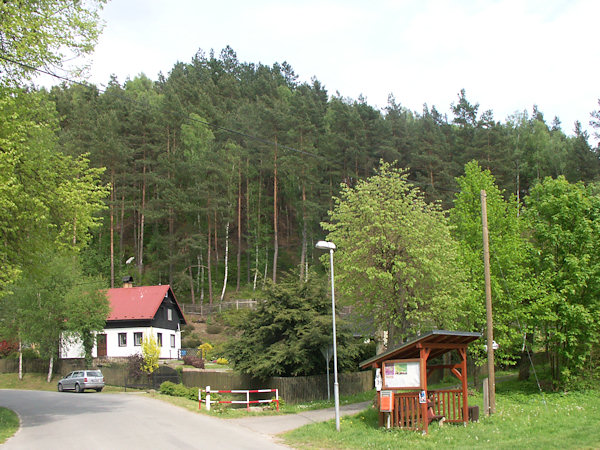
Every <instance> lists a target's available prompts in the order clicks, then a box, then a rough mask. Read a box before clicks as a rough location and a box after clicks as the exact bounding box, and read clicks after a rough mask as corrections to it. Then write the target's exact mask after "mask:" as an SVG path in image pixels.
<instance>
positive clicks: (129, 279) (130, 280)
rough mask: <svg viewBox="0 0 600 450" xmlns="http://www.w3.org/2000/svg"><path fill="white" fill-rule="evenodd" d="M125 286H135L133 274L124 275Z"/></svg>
mask: <svg viewBox="0 0 600 450" xmlns="http://www.w3.org/2000/svg"><path fill="white" fill-rule="evenodd" d="M123 287H124V288H132V287H133V277H132V276H127V277H123Z"/></svg>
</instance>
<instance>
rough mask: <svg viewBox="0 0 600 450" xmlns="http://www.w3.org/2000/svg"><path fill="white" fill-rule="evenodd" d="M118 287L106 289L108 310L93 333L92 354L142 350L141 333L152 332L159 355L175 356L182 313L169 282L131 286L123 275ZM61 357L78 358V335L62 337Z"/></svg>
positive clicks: (101, 355)
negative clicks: (98, 327)
mask: <svg viewBox="0 0 600 450" xmlns="http://www.w3.org/2000/svg"><path fill="white" fill-rule="evenodd" d="M123 281H124V285H123V287H122V288H113V289H109V290H108V292H107V297H108V301H109V304H110V313H109V315H108V318H107V319H106V326H105V327H104V330H102V331H99V332H98V333H97V334H96V345H95V346H94V349H93V350H92V356H93V357H94V358H114V357H127V356H131V355H134V354H136V353H140V354H141V352H142V340H143V338H144V336H146V335H148V334H149V333H152V334H153V335H154V338H155V339H156V342H157V344H158V346H159V347H160V357H161V358H162V359H176V358H178V357H179V351H180V350H181V327H182V326H183V325H185V324H186V320H185V317H184V315H183V312H182V311H181V308H180V307H179V303H177V300H176V299H175V294H173V291H172V289H171V286H169V285H159V286H139V287H133V283H132V281H133V280H132V279H131V278H130V277H126V278H124V279H123ZM60 350H61V358H82V357H83V356H84V354H83V347H82V345H81V342H78V339H70V340H63V344H62V345H61V349H60Z"/></svg>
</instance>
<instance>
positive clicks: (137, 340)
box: [133, 333, 142, 347]
mask: <svg viewBox="0 0 600 450" xmlns="http://www.w3.org/2000/svg"><path fill="white" fill-rule="evenodd" d="M133 345H135V346H137V347H139V346H140V345H142V333H133Z"/></svg>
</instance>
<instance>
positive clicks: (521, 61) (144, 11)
mask: <svg viewBox="0 0 600 450" xmlns="http://www.w3.org/2000/svg"><path fill="white" fill-rule="evenodd" d="M101 16H102V19H103V21H104V23H105V28H104V31H103V34H102V35H101V37H100V39H99V42H98V45H97V46H96V50H95V52H94V54H93V55H92V56H91V62H92V64H91V71H90V77H89V79H88V80H89V81H91V82H93V83H96V84H98V85H106V84H107V82H108V80H109V77H110V75H111V74H115V75H116V76H117V78H118V80H119V81H120V82H124V81H125V80H126V79H127V78H133V77H135V76H136V75H138V74H140V73H144V74H146V75H147V76H148V77H150V78H151V79H154V80H156V79H157V77H158V73H159V72H162V73H163V74H164V75H168V73H169V71H170V70H171V69H172V67H173V65H174V64H175V63H176V62H178V61H180V62H190V61H191V60H192V58H193V56H194V55H195V53H196V52H197V51H198V50H199V49H201V50H203V51H204V52H205V53H206V54H208V53H209V52H210V50H211V49H214V51H215V53H216V54H217V55H218V54H219V53H220V51H221V49H223V48H224V47H226V46H227V45H229V46H231V47H232V48H233V50H234V51H235V52H236V53H237V56H238V59H239V60H240V61H241V62H249V63H259V62H260V63H262V64H266V65H272V64H273V63H275V62H279V63H282V62H284V61H287V62H288V63H289V64H290V65H291V66H292V68H293V69H294V71H295V73H296V74H297V75H298V76H299V80H300V81H301V82H303V81H310V79H311V78H312V77H313V76H314V77H316V78H317V79H318V80H319V81H320V82H321V83H322V84H323V85H324V86H325V88H326V89H327V91H328V92H329V94H330V95H335V94H336V92H339V94H341V95H342V96H343V97H347V98H351V99H358V97H359V96H360V95H362V96H363V97H365V98H366V101H367V103H369V104H370V105H372V106H374V107H379V108H383V107H385V106H386V104H387V100H388V95H389V94H393V95H394V97H395V99H396V102H397V103H399V104H401V105H402V106H404V107H406V108H408V109H410V110H412V111H416V112H419V113H420V112H422V110H423V104H424V103H427V104H428V105H429V107H431V106H436V108H437V109H438V110H439V111H440V112H442V113H447V114H448V116H449V117H450V118H451V117H452V115H451V113H450V105H451V104H452V103H453V102H456V101H457V99H458V93H459V92H460V90H461V89H463V88H464V89H465V90H466V95H467V99H468V100H469V101H470V102H471V103H478V104H479V105H480V106H479V111H480V113H481V112H483V111H486V110H492V111H493V113H494V118H495V119H496V120H498V121H502V122H505V121H506V119H507V118H508V117H509V116H510V115H511V114H514V113H516V112H522V111H523V110H527V111H528V112H529V113H531V111H532V109H533V105H537V106H538V109H539V110H540V111H541V112H542V113H543V114H544V117H545V119H546V122H547V123H548V124H550V123H551V122H552V120H553V118H554V117H555V116H558V117H559V119H560V120H561V122H562V128H563V130H564V131H565V133H567V134H571V133H572V130H573V124H574V122H575V121H576V120H579V121H581V122H582V124H583V125H584V127H585V128H586V129H588V130H589V127H588V122H589V119H590V112H591V111H593V110H597V109H600V106H599V104H598V100H599V98H600V83H598V80H599V78H598V74H599V73H600V45H599V43H598V42H597V33H596V30H597V27H598V24H597V22H598V18H599V17H600V1H598V0H567V1H563V0H495V1H493V0H488V1H484V0H480V1H476V0H464V1H460V0H395V1H391V0H390V1H386V0H371V1H365V0H362V1H354V0H343V1H337V0H318V1H313V0H308V1H304V0H296V1H293V2H292V1H287V0H278V1H275V0H253V1H229V0H221V1H214V0H212V1H203V0H170V1H167V0H163V1H161V0H111V1H109V3H108V4H107V5H106V6H105V7H104V10H103V11H102V13H101ZM590 134H591V130H590Z"/></svg>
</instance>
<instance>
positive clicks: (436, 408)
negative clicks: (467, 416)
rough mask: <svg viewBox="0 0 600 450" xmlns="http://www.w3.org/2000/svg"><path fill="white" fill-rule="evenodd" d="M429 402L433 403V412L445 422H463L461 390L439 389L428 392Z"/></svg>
mask: <svg viewBox="0 0 600 450" xmlns="http://www.w3.org/2000/svg"><path fill="white" fill-rule="evenodd" d="M428 394H429V400H430V401H431V402H432V403H433V412H434V414H435V415H437V416H444V417H445V418H446V422H449V423H461V422H463V421H464V420H463V392H462V390H461V389H439V390H431V391H428Z"/></svg>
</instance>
